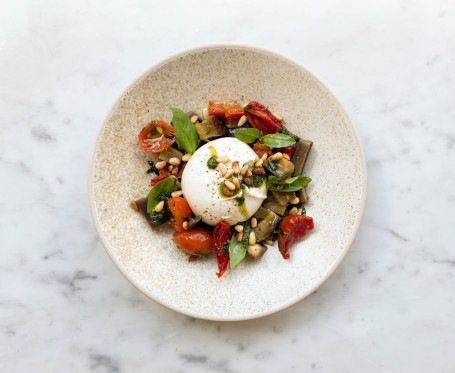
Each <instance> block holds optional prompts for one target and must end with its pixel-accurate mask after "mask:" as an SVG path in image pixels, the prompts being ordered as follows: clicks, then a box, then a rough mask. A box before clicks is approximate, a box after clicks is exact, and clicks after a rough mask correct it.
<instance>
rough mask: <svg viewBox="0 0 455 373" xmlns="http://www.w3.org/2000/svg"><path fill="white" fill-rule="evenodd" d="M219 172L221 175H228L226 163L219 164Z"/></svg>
mask: <svg viewBox="0 0 455 373" xmlns="http://www.w3.org/2000/svg"><path fill="white" fill-rule="evenodd" d="M217 168H218V170H219V171H220V172H221V175H223V176H224V175H226V172H227V167H226V165H225V164H224V163H218V167H217Z"/></svg>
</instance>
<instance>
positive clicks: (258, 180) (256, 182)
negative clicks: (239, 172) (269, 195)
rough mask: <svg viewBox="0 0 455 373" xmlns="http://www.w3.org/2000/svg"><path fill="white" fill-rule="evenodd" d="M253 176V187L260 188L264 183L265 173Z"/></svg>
mask: <svg viewBox="0 0 455 373" xmlns="http://www.w3.org/2000/svg"><path fill="white" fill-rule="evenodd" d="M252 178H253V187H254V188H259V187H260V186H261V185H262V184H263V183H264V180H265V175H264V174H262V175H256V174H253V176H252Z"/></svg>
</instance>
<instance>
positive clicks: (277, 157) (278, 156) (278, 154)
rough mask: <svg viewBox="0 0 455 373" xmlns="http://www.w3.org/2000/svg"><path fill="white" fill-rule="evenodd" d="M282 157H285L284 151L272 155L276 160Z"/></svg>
mask: <svg viewBox="0 0 455 373" xmlns="http://www.w3.org/2000/svg"><path fill="white" fill-rule="evenodd" d="M281 158H283V153H281V152H278V153H275V154H274V155H272V159H273V160H274V161H279V160H280V159H281Z"/></svg>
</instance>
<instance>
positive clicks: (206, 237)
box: [172, 228, 212, 256]
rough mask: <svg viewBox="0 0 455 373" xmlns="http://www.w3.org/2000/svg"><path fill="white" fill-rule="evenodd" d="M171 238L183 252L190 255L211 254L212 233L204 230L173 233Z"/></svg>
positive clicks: (197, 229) (196, 229) (195, 229)
mask: <svg viewBox="0 0 455 373" xmlns="http://www.w3.org/2000/svg"><path fill="white" fill-rule="evenodd" d="M172 237H173V238H174V241H175V243H176V244H177V245H179V246H180V247H181V248H182V249H183V251H185V252H186V253H188V254H190V255H196V256H205V255H208V254H210V253H211V252H212V233H211V232H210V231H208V230H207V229H204V228H194V229H192V230H190V231H183V232H175V233H174V234H173V235H172Z"/></svg>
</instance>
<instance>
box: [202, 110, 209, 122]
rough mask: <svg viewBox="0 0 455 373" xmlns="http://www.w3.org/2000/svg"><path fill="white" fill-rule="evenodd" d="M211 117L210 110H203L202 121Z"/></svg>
mask: <svg viewBox="0 0 455 373" xmlns="http://www.w3.org/2000/svg"><path fill="white" fill-rule="evenodd" d="M208 117H209V109H207V108H204V109H202V119H204V120H205V119H207V118H208Z"/></svg>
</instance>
